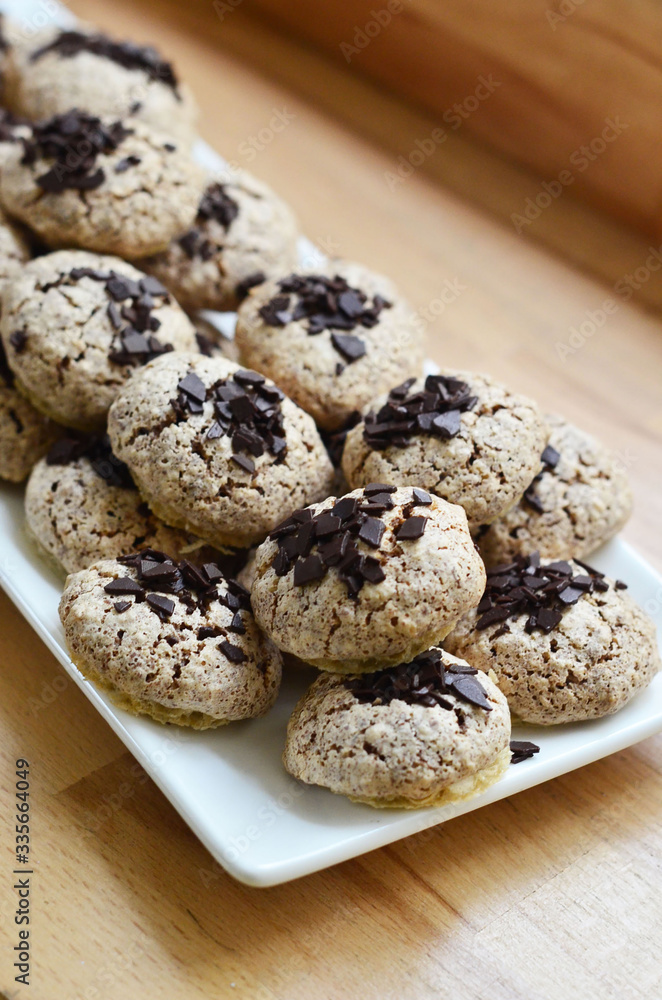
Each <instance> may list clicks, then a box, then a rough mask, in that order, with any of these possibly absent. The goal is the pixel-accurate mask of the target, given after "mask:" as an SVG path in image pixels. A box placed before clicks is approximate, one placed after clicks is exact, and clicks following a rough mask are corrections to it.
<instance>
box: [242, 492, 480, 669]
mask: <svg viewBox="0 0 662 1000" xmlns="http://www.w3.org/2000/svg"><path fill="white" fill-rule="evenodd" d="M412 495H413V491H412V490H411V489H406V488H401V489H397V490H395V491H394V492H393V493H391V494H390V498H391V500H392V502H393V505H392V507H390V508H389V509H385V510H384V511H383V513H381V514H378V513H375V514H372V515H371V520H372V519H376V520H378V521H379V522H380V523H381V526H382V527H381V528H377V534H379V533H381V538H380V540H379V543H378V547H375V546H374V545H371V544H369V543H368V542H366V541H364V540H363V539H362V538H361V536H360V535H358V536H357V535H355V536H354V544H355V545H356V548H357V551H358V558H357V566H356V569H354V568H352V567H350V568H349V569H347V571H346V572H344V571H343V566H344V563H343V564H341V565H340V566H338V565H331V566H329V567H328V570H327V571H326V572H325V573H324V574H323V575H322V576H321V577H319V576H318V578H316V579H311V580H309V581H306V582H304V583H303V584H302V585H299V584H298V583H297V582H296V581H297V577H298V574H299V572H300V571H301V565H302V562H301V561H300V562H299V563H298V564H296V565H295V566H294V569H293V570H292V569H289V570H288V571H287V572H285V573H283V575H280V576H279V575H278V572H280V571H282V569H283V568H284V567H283V566H282V565H281V566H279V560H280V559H281V556H280V546H279V540H276V539H271V538H270V539H268V540H267V541H265V542H264V543H263V544H262V545H261V546H260V547H259V549H258V550H257V553H256V557H255V576H254V579H253V584H252V588H251V602H252V605H253V610H254V612H255V617H256V619H257V621H258V622H259V624H260V625H261V627H262V628H263V629H264V630H265V632H267V634H268V635H270V636H271V638H272V639H273V640H274V642H275V643H276V645H277V646H278V647H279V648H280V649H282V650H284V651H286V652H288V653H293V654H294V655H295V656H298V657H299V658H300V659H302V660H305V661H306V662H307V663H311V664H313V665H314V666H316V667H321V668H323V669H325V670H332V671H338V672H343V673H351V672H361V671H369V670H374V669H376V668H377V667H380V666H383V665H386V664H394V663H400V662H401V661H403V660H406V659H412V658H413V657H414V656H415V655H416V654H418V653H419V652H421V650H424V649H426V648H427V647H428V646H430V645H432V644H433V643H435V642H438V641H439V640H440V639H441V638H442V637H443V636H444V635H445V634H446V633H447V632H448V631H449V630H450V629H451V628H452V627H453V625H454V624H455V623H456V622H457V621H458V619H459V618H460V617H461V616H462V615H463V614H464V613H465V611H467V610H468V609H469V608H471V607H474V606H475V605H476V604H477V603H478V601H479V599H480V595H481V594H482V592H483V588H484V586H485V570H484V567H483V563H482V560H481V559H480V556H479V555H478V553H477V551H476V549H475V546H474V544H473V542H472V540H471V536H470V534H469V531H468V528H467V519H466V515H465V513H464V511H463V510H462V508H461V507H458V506H457V505H455V504H449V503H447V502H446V501H445V500H441V499H439V498H438V497H428V500H429V503H428V504H427V505H425V506H415V504H414V503H413V501H412ZM352 499H355V500H356V501H357V502H358V503H363V502H364V501H365V494H364V491H363V490H354V491H353V492H352V493H349V494H347V497H346V498H343V500H342V501H340V502H341V503H343V502H344V501H348V502H349V503H350V504H351V500H352ZM335 507H336V498H335V497H329V498H328V499H327V500H325V501H323V502H322V503H320V504H315V505H313V506H312V507H311V508H310V509H311V512H312V514H313V516H317V515H320V514H322V513H324V512H329V513H332V511H333V509H334V508H335ZM412 508H413V509H412ZM334 516H335V515H334ZM423 517H424V518H426V519H427V520H426V523H425V526H424V531H423V534H422V535H420V536H418V537H413V538H411V539H405V538H404V537H402V536H400V537H398V533H399V532H400V531H401V530H402V526H403V524H404V523H407V522H409V521H411V520H416V521H417V520H418V518H423ZM373 527H375V526H374V525H373ZM316 530H322V529H321V528H320V529H317V528H316ZM285 537H287V536H285ZM373 539H374V540H376V535H375V536H373ZM285 544H286V545H288V544H289V543H288V542H285ZM345 545H346V542H343V546H345ZM320 551H324V550H323V549H320V546H319V545H317V546H316V547H313V548H312V555H311V556H310V558H311V559H313V558H316V557H318V556H319V553H320ZM343 551H344V552H345V554H347V551H348V549H347V548H344V549H343ZM361 559H363V560H366V559H367V560H368V561H369V562H368V564H367V565H366V568H365V571H364V570H362V569H361V565H360V560H361ZM375 563H376V564H377V565H375ZM304 565H305V566H307V565H310V564H308V563H307V562H306V563H304ZM363 572H365V578H364V579H363V580H362V581H361V579H359V581H358V583H359V584H361V583H362V585H361V586H360V589H359V590H358V592H357V593H350V588H352V587H353V586H354V587H355V586H356V583H355V581H356V577H357V576H360V574H361V573H363ZM343 574H344V575H343ZM348 574H349V577H348ZM368 576H370V577H371V578H372V579H373V580H377V581H379V582H370V580H369V579H368Z"/></svg>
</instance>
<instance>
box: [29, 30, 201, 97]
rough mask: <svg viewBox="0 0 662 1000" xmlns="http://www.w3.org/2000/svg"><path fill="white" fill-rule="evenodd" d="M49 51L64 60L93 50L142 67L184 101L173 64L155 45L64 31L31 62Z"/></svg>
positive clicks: (131, 66)
mask: <svg viewBox="0 0 662 1000" xmlns="http://www.w3.org/2000/svg"><path fill="white" fill-rule="evenodd" d="M48 52H57V54H58V55H59V56H60V57H61V58H63V59H66V58H71V57H72V56H76V55H78V53H79V52H91V53H92V54H93V55H95V56H100V57H101V58H103V59H110V60H111V61H112V62H114V63H117V64H118V65H119V66H123V67H124V68H125V69H130V70H136V69H137V70H141V71H142V72H143V73H145V74H146V75H147V77H148V78H149V79H150V80H154V81H158V82H159V83H163V84H164V85H165V86H166V87H170V89H171V90H173V91H174V93H175V96H176V97H177V99H178V100H181V98H180V95H179V92H178V90H177V77H176V76H175V72H174V70H173V68H172V65H171V64H170V63H169V62H166V60H165V59H162V58H161V56H160V55H159V53H158V52H157V51H156V49H154V48H152V46H151V45H136V44H135V43H134V42H115V41H113V40H112V39H111V38H109V37H108V36H107V35H102V34H90V35H87V34H85V33H84V32H82V31H61V32H60V34H59V35H57V36H56V37H55V38H54V39H53V41H52V42H49V43H48V45H44V46H42V47H41V48H40V49H37V50H36V52H33V53H32V55H31V56H30V61H31V62H37V61H38V60H39V59H41V58H42V57H43V56H45V55H46V54H47V53H48Z"/></svg>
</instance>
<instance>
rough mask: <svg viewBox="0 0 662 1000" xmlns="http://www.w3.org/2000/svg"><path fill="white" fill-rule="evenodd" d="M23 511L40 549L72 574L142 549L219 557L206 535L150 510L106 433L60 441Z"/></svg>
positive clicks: (37, 473)
mask: <svg viewBox="0 0 662 1000" xmlns="http://www.w3.org/2000/svg"><path fill="white" fill-rule="evenodd" d="M25 516H26V522H27V528H28V533H29V534H30V536H31V537H32V538H33V540H34V541H35V543H36V544H37V546H38V548H39V550H40V551H41V552H42V553H43V554H44V555H45V556H46V557H47V558H48V559H49V561H50V562H52V563H53V564H54V565H55V566H56V567H57V568H58V569H60V570H64V571H65V572H66V573H76V572H77V571H78V570H81V569H86V568H87V567H88V566H91V565H92V563H95V562H99V560H101V559H117V558H118V557H119V556H124V555H128V554H130V553H131V552H135V551H136V550H137V549H143V548H153V549H159V550H161V551H163V552H166V553H167V554H168V555H169V556H171V557H172V558H174V559H189V560H191V561H192V562H195V563H200V561H207V562H208V561H210V560H214V559H216V560H218V554H217V553H214V550H213V549H210V547H209V546H206V545H205V544H204V543H203V542H201V541H200V539H197V538H195V537H194V536H193V535H188V534H186V533H185V532H182V531H178V530H177V529H176V528H170V527H168V525H166V524H164V523H163V521H160V520H159V518H158V517H155V516H154V514H152V512H151V511H150V509H149V507H148V506H147V504H146V503H145V502H144V500H143V499H142V498H141V496H140V494H139V493H138V491H137V489H136V488H135V486H134V484H133V480H132V479H131V476H130V474H129V470H128V469H127V467H126V466H125V465H124V463H123V462H120V461H119V459H117V458H116V457H115V456H114V455H113V453H112V451H111V449H110V443H109V441H108V438H107V437H106V435H103V436H101V437H91V438H83V439H76V438H61V439H60V440H58V441H56V442H55V444H54V445H53V446H52V447H51V448H50V450H49V452H48V455H47V456H46V457H45V458H43V459H42V460H41V461H39V462H37V464H36V465H35V467H34V468H33V470H32V473H31V475H30V478H29V480H28V483H27V486H26V490H25Z"/></svg>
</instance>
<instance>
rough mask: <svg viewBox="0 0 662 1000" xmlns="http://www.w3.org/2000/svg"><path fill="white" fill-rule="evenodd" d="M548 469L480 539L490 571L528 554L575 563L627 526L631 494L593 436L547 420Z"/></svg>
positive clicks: (559, 420) (609, 454) (624, 477)
mask: <svg viewBox="0 0 662 1000" xmlns="http://www.w3.org/2000/svg"><path fill="white" fill-rule="evenodd" d="M545 423H546V424H547V427H548V429H549V444H548V445H547V447H546V448H545V450H544V451H543V453H542V462H543V469H542V472H540V473H539V474H538V475H537V476H536V478H535V479H534V481H533V482H532V483H531V485H530V486H529V488H528V489H527V490H526V492H525V493H524V496H523V497H522V499H521V500H520V501H519V503H517V504H516V505H515V506H514V507H512V508H511V509H510V510H509V511H508V513H507V514H504V515H503V516H502V517H500V518H498V519H497V520H496V521H493V522H492V524H491V525H489V527H487V528H486V529H485V530H484V531H482V532H479V534H478V538H477V541H478V546H479V548H480V551H481V555H482V557H483V559H484V560H485V563H486V564H487V565H488V566H492V565H495V564H497V563H502V562H510V560H511V559H513V558H514V557H515V556H519V555H525V554H526V553H527V552H534V551H538V552H540V555H541V556H543V557H544V558H546V559H572V558H573V557H577V556H579V557H582V556H585V555H588V554H589V553H590V552H593V550H594V549H597V548H598V547H599V546H600V545H602V544H603V543H604V542H606V541H607V540H608V539H609V538H611V537H612V535H615V534H616V532H617V531H620V530H621V528H622V527H623V526H624V524H625V523H626V521H627V520H628V518H629V517H630V514H631V513H632V491H631V490H630V486H629V483H628V479H627V475H626V473H625V469H624V468H623V466H622V463H621V462H620V461H619V460H618V458H617V456H616V455H614V454H613V453H612V452H611V451H610V450H609V449H608V448H606V447H605V446H604V445H603V444H601V443H600V442H599V441H596V439H595V438H594V437H591V435H590V434H586V433H585V432H584V431H582V430H579V428H578V427H573V425H572V424H569V423H567V421H565V420H564V419H563V418H562V417H557V416H553V415H548V416H546V417H545Z"/></svg>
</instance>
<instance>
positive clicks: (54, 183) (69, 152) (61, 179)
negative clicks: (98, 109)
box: [21, 108, 132, 194]
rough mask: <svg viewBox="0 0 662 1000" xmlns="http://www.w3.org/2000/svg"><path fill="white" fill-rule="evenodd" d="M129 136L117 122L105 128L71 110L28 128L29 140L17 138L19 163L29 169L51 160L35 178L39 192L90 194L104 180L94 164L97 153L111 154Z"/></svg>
mask: <svg viewBox="0 0 662 1000" xmlns="http://www.w3.org/2000/svg"><path fill="white" fill-rule="evenodd" d="M131 134H132V130H131V129H127V128H125V127H124V125H123V124H122V122H120V121H116V122H113V123H112V124H111V125H106V124H104V123H103V122H102V121H101V119H100V118H97V117H95V116H94V115H88V114H87V113H86V112H85V111H79V110H78V109H77V108H73V109H72V110H71V111H67V112H65V114H63V115H53V117H52V118H49V119H48V120H47V121H44V122H39V123H38V124H35V125H32V133H31V135H30V137H29V138H24V139H21V142H22V143H23V157H22V159H21V163H23V164H25V165H27V166H30V165H32V164H33V163H36V161H37V160H40V159H46V160H55V162H54V164H53V166H52V167H50V168H49V169H48V170H47V171H46V173H44V174H41V175H40V176H39V177H37V178H35V183H36V184H37V185H38V186H39V187H40V188H41V189H42V191H46V192H48V193H50V194H59V193H61V192H62V191H66V190H67V189H68V188H71V189H72V190H74V191H91V190H94V188H98V187H100V186H101V184H103V182H104V180H105V178H106V175H105V173H104V171H103V169H102V168H101V167H97V165H96V160H97V156H98V155H99V153H106V154H107V153H112V152H114V150H116V149H117V148H118V147H119V146H120V145H121V144H122V142H124V140H125V139H126V137H127V136H129V135H131Z"/></svg>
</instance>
